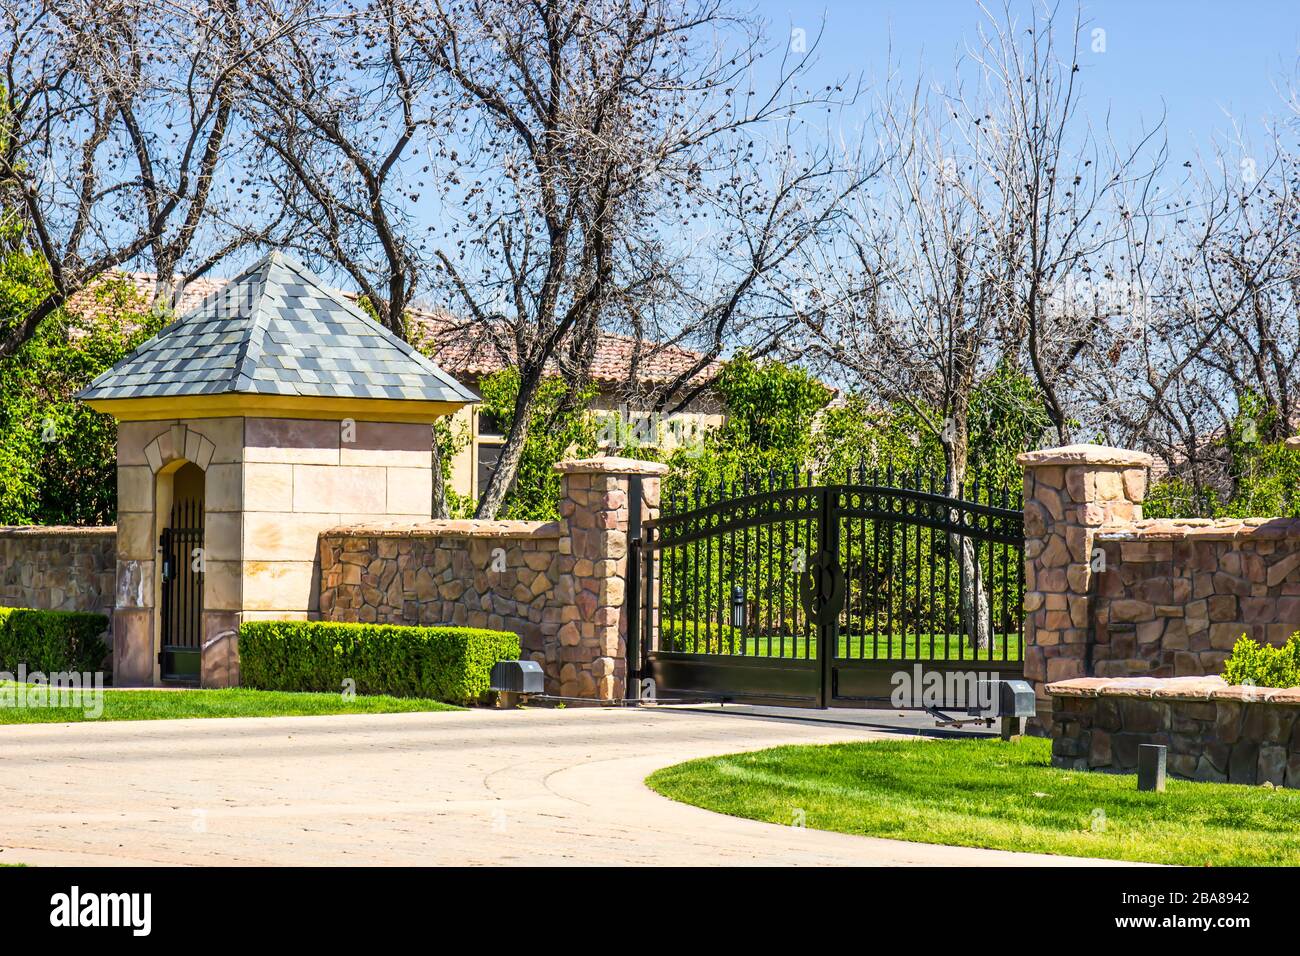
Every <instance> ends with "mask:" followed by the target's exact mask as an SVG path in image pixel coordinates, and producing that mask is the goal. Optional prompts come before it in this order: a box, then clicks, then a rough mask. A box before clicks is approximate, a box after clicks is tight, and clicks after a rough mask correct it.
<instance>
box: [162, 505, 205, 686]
mask: <svg viewBox="0 0 1300 956" xmlns="http://www.w3.org/2000/svg"><path fill="white" fill-rule="evenodd" d="M159 546H160V551H161V557H162V595H161V598H162V599H161V602H160V606H159V614H160V621H161V625H162V639H161V641H160V645H161V650H160V651H159V654H158V663H159V668H160V671H161V674H162V677H163V679H164V680H178V681H197V680H198V679H199V663H200V654H201V641H202V635H203V570H204V557H203V502H202V501H196V500H186V501H178V502H176V503H175V504H174V505H173V507H172V527H170V528H166V529H164V530H163V533H162V537H161V539H160V540H159Z"/></svg>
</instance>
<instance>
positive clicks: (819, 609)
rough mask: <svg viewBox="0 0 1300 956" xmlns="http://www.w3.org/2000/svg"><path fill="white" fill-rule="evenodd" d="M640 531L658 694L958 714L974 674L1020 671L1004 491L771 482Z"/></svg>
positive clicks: (888, 480) (1013, 506)
mask: <svg viewBox="0 0 1300 956" xmlns="http://www.w3.org/2000/svg"><path fill="white" fill-rule="evenodd" d="M634 488H635V485H634ZM631 531H632V535H633V537H634V538H635V539H637V548H636V550H635V552H634V553H635V556H636V560H635V561H634V565H636V566H638V567H634V568H633V569H632V572H633V579H634V580H635V586H634V587H633V588H632V592H633V593H632V594H631V595H630V596H629V597H630V603H631V605H632V607H634V608H636V609H637V610H636V613H634V614H633V615H632V616H631V620H630V623H631V627H630V629H629V635H628V645H629V646H628V654H629V660H632V661H634V662H635V663H634V672H633V675H632V676H633V679H634V680H636V681H637V682H638V684H637V685H636V686H638V687H640V686H641V685H643V684H644V682H645V679H646V678H650V679H652V680H653V685H647V686H646V687H643V688H642V689H643V690H650V691H651V692H652V693H654V694H655V696H657V697H658V698H660V699H666V698H667V699H717V700H727V701H738V702H746V703H760V704H790V705H794V706H805V707H843V706H848V707H957V706H964V705H965V704H966V703H967V702H971V703H973V702H975V698H974V696H973V694H974V692H975V682H976V681H978V680H983V679H994V678H1001V679H1009V678H1019V677H1021V676H1022V675H1023V664H1022V653H1021V651H1022V649H1021V606H1022V603H1023V595H1024V560H1023V550H1024V529H1023V515H1022V511H1021V510H1020V503H1019V500H1018V495H1017V496H1016V497H1015V498H1013V497H1012V495H1011V494H1010V492H1008V491H1006V490H999V491H997V492H990V491H988V490H987V489H980V488H979V487H978V485H975V486H970V487H967V488H964V489H962V490H961V494H960V497H952V496H948V495H945V494H944V493H943V483H942V482H941V481H939V480H937V479H936V478H935V477H934V476H923V475H921V474H919V473H913V474H910V475H906V476H903V475H895V474H894V473H893V472H892V470H889V471H885V472H884V473H874V472H873V473H870V474H869V473H868V472H867V471H866V469H865V468H859V469H856V470H855V472H854V473H853V474H851V475H848V476H844V480H842V481H840V482H837V483H827V484H816V485H815V484H813V478H812V476H811V475H800V474H788V475H775V474H773V475H768V476H765V477H764V479H763V480H762V481H757V480H755V479H753V478H745V479H741V480H740V481H738V482H734V483H724V484H721V485H719V486H716V487H713V488H708V489H706V488H703V487H698V488H695V489H693V491H692V493H691V494H690V495H689V496H684V495H678V496H677V497H675V498H674V499H672V500H665V501H664V502H663V508H662V513H661V516H660V517H659V518H658V519H656V520H654V521H648V522H646V523H645V524H644V526H643V527H641V528H639V529H638V528H637V523H636V522H634V523H633V528H632V529H631Z"/></svg>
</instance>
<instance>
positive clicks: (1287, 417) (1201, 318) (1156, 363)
mask: <svg viewBox="0 0 1300 956" xmlns="http://www.w3.org/2000/svg"><path fill="white" fill-rule="evenodd" d="M1202 174H1203V181H1202V182H1201V184H1200V187H1199V189H1197V190H1195V191H1189V192H1188V197H1187V198H1184V199H1182V200H1181V201H1178V200H1173V201H1170V202H1169V203H1167V204H1166V209H1167V211H1166V212H1165V213H1164V214H1163V215H1162V217H1161V218H1162V222H1161V227H1160V229H1159V230H1158V231H1157V232H1156V233H1155V234H1154V235H1152V236H1147V237H1145V238H1144V239H1143V240H1142V241H1136V240H1134V241H1131V242H1130V246H1131V247H1132V248H1133V249H1134V250H1135V252H1134V256H1135V257H1136V255H1137V254H1138V253H1137V251H1136V250H1137V249H1138V248H1139V246H1141V247H1144V248H1145V249H1146V250H1158V251H1157V252H1155V253H1154V254H1152V253H1147V255H1148V259H1149V260H1150V261H1148V262H1147V263H1146V264H1144V266H1143V268H1141V269H1140V270H1139V271H1140V274H1142V275H1143V276H1144V277H1146V278H1145V281H1146V283H1147V285H1146V289H1145V291H1144V296H1143V299H1144V302H1143V308H1142V310H1141V314H1140V315H1138V316H1136V317H1135V319H1136V320H1135V321H1134V322H1133V323H1131V324H1130V325H1128V326H1127V327H1124V328H1117V329H1116V330H1115V334H1114V336H1113V340H1112V342H1111V343H1110V345H1109V347H1108V348H1106V349H1104V350H1103V352H1102V353H1101V354H1098V355H1097V356H1095V357H1094V360H1093V363H1092V364H1091V368H1092V369H1094V370H1095V372H1094V374H1090V375H1086V376H1083V377H1082V381H1083V382H1085V383H1086V384H1087V387H1086V388H1084V389H1082V390H1081V391H1082V392H1083V393H1084V394H1085V395H1086V396H1088V397H1089V398H1090V400H1091V402H1092V404H1093V406H1094V408H1095V409H1096V412H1095V416H1096V420H1097V421H1098V424H1099V427H1102V428H1105V429H1107V430H1108V431H1109V432H1110V433H1112V434H1113V435H1114V436H1115V440H1116V441H1117V442H1119V443H1123V444H1135V445H1138V446H1140V447H1144V448H1148V449H1150V450H1151V451H1153V452H1155V453H1157V454H1159V455H1161V457H1163V458H1164V460H1165V463H1166V466H1167V467H1168V468H1169V470H1170V471H1171V472H1172V473H1174V474H1176V475H1177V476H1179V477H1181V478H1184V479H1185V480H1187V481H1188V482H1189V484H1190V485H1191V488H1192V491H1193V494H1194V495H1195V496H1196V497H1197V498H1198V499H1199V498H1200V497H1201V496H1203V495H1204V494H1205V493H1207V492H1208V491H1210V490H1214V491H1216V492H1218V493H1220V494H1231V493H1232V487H1231V485H1232V477H1231V476H1230V475H1229V474H1228V472H1227V470H1226V464H1227V463H1226V460H1225V455H1224V447H1223V441H1222V440H1223V438H1224V437H1225V435H1226V434H1227V433H1228V429H1229V428H1230V427H1231V425H1232V423H1233V422H1234V420H1235V419H1236V418H1237V417H1238V415H1239V414H1240V412H1241V408H1242V405H1241V403H1242V402H1243V401H1244V400H1245V399H1246V398H1247V396H1251V397H1252V400H1253V401H1254V402H1255V403H1257V405H1258V406H1259V412H1260V413H1259V414H1258V419H1259V421H1258V422H1256V423H1255V425H1256V426H1257V428H1252V432H1255V434H1253V436H1252V437H1253V438H1254V439H1255V440H1258V441H1260V442H1275V441H1280V440H1281V439H1282V438H1284V437H1286V436H1287V435H1288V434H1289V433H1290V429H1291V428H1293V427H1294V426H1295V424H1296V417H1297V402H1298V401H1300V394H1298V393H1297V386H1298V385H1300V379H1298V378H1297V374H1298V373H1297V372H1296V371H1295V366H1296V362H1297V359H1300V332H1298V331H1297V327H1296V322H1295V316H1296V313H1297V309H1298V308H1300V299H1298V298H1297V296H1298V295H1300V245H1298V242H1297V241H1298V240H1300V171H1298V170H1297V166H1296V161H1295V159H1294V157H1292V156H1290V155H1288V154H1287V153H1286V152H1285V151H1283V150H1282V149H1281V148H1280V147H1279V145H1278V142H1277V140H1276V139H1275V140H1274V141H1273V143H1272V144H1270V147H1269V149H1267V150H1266V151H1262V153H1255V152H1254V151H1252V150H1248V149H1246V148H1245V147H1244V146H1243V145H1242V144H1241V142H1240V140H1237V141H1236V142H1234V143H1232V144H1231V145H1225V146H1222V147H1220V149H1219V150H1218V152H1217V155H1216V156H1215V157H1214V158H1213V160H1212V161H1211V162H1210V163H1208V164H1205V166H1204V168H1203V170H1202Z"/></svg>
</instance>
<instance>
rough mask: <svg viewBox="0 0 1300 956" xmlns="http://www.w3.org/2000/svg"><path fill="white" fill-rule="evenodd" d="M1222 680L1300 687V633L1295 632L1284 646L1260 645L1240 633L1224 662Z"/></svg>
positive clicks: (1261, 685) (1270, 685)
mask: <svg viewBox="0 0 1300 956" xmlns="http://www.w3.org/2000/svg"><path fill="white" fill-rule="evenodd" d="M1223 679H1224V680H1226V681H1227V682H1228V683H1229V684H1247V683H1249V684H1254V685H1255V686H1256V687H1300V632H1297V633H1295V634H1292V635H1291V637H1290V638H1289V639H1288V640H1287V642H1286V644H1285V646H1283V647H1274V646H1273V645H1271V644H1259V643H1257V642H1255V641H1252V640H1251V639H1250V638H1249V637H1247V636H1246V635H1245V634H1243V635H1241V637H1240V638H1239V639H1238V641H1237V643H1236V644H1234V645H1233V647H1232V654H1231V655H1229V657H1228V659H1227V660H1226V661H1224V662H1223Z"/></svg>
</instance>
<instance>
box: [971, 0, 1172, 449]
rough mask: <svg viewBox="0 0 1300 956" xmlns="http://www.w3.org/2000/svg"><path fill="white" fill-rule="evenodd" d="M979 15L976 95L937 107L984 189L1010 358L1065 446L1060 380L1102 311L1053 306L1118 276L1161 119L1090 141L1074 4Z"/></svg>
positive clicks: (1157, 159)
mask: <svg viewBox="0 0 1300 956" xmlns="http://www.w3.org/2000/svg"><path fill="white" fill-rule="evenodd" d="M986 14H987V16H986V28H985V29H984V30H982V31H981V34H980V39H979V42H978V43H977V44H976V45H975V48H974V49H973V50H972V51H971V53H970V57H971V60H972V62H973V64H974V65H975V67H976V70H977V72H976V82H975V84H974V90H975V92H974V93H973V94H971V95H966V94H965V93H963V92H961V91H955V92H954V94H953V95H952V96H950V97H949V99H948V105H949V108H950V109H951V110H952V112H953V114H954V115H955V117H956V120H957V124H958V128H959V129H961V130H962V131H963V135H964V136H965V138H966V141H967V143H968V145H969V147H970V154H971V155H972V156H973V157H975V159H976V161H978V162H980V163H981V164H983V165H984V167H985V169H986V172H987V175H986V177H985V181H986V183H987V184H988V185H990V186H992V191H991V193H990V194H989V195H988V196H987V198H986V199H984V200H982V208H983V209H984V210H985V211H986V215H988V216H989V217H990V226H991V227H992V228H996V229H998V230H1000V231H1001V233H1002V235H1004V236H1005V241H1006V254H1007V257H1008V258H1007V261H1008V264H1009V266H1010V268H1009V270H1008V274H1007V279H1008V284H1009V289H1010V292H1011V304H1012V307H1013V312H1012V317H1013V319H1014V320H1015V321H1016V323H1018V326H1019V328H1018V330H1017V332H1018V334H1017V339H1018V341H1020V342H1021V343H1022V345H1021V355H1022V356H1023V359H1024V362H1025V364H1026V365H1027V366H1028V368H1029V369H1030V370H1031V372H1032V374H1033V376H1034V379H1035V380H1036V382H1037V384H1038V387H1039V390H1040V391H1041V393H1042V397H1043V400H1044V402H1045V403H1046V406H1047V412H1048V414H1049V416H1050V417H1051V419H1052V423H1053V425H1054V427H1055V430H1056V433H1057V434H1056V438H1057V441H1059V442H1060V443H1062V444H1065V443H1067V442H1068V441H1069V440H1070V431H1071V426H1070V419H1071V417H1072V415H1071V412H1072V409H1071V408H1069V407H1068V395H1069V392H1068V388H1069V384H1068V383H1069V380H1070V378H1071V376H1072V374H1073V372H1074V371H1075V370H1076V369H1077V367H1078V365H1079V363H1080V361H1081V358H1082V356H1083V355H1084V354H1085V352H1086V351H1087V350H1088V349H1089V348H1090V347H1092V346H1094V345H1095V343H1096V341H1097V339H1098V336H1099V335H1103V334H1104V333H1105V331H1106V323H1107V319H1108V317H1109V316H1108V315H1107V314H1106V313H1105V312H1100V313H1099V312H1098V311H1096V310H1080V309H1075V308H1057V307H1054V306H1053V300H1054V299H1057V300H1059V298H1060V297H1061V296H1062V295H1063V294H1064V295H1065V296H1066V297H1067V298H1069V297H1071V296H1072V293H1071V292H1070V289H1071V286H1072V285H1076V284H1084V285H1086V284H1088V283H1090V282H1095V281H1096V280H1098V279H1103V278H1104V279H1107V280H1108V281H1114V280H1115V279H1116V278H1120V279H1123V278H1125V277H1124V276H1122V275H1117V271H1118V270H1121V269H1124V268H1125V266H1123V265H1121V264H1119V262H1118V260H1117V256H1118V253H1119V250H1121V249H1122V248H1123V247H1124V241H1125V238H1126V233H1125V229H1124V227H1123V224H1124V223H1125V221H1126V220H1128V219H1130V218H1133V217H1140V216H1142V215H1143V214H1144V210H1143V209H1141V208H1133V207H1131V206H1129V205H1126V200H1127V201H1132V199H1133V197H1135V196H1136V197H1139V198H1146V197H1149V195H1150V193H1151V189H1152V184H1153V183H1154V182H1155V180H1156V179H1157V177H1158V175H1159V173H1160V171H1161V169H1162V168H1163V166H1164V160H1165V150H1164V146H1163V139H1162V129H1163V123H1161V124H1157V125H1156V126H1155V127H1154V128H1152V129H1151V130H1149V131H1147V132H1146V133H1144V134H1143V135H1142V136H1141V137H1139V139H1138V141H1137V143H1136V144H1135V145H1134V146H1132V147H1129V148H1117V147H1116V146H1114V145H1113V144H1112V143H1110V142H1108V141H1103V140H1102V139H1100V138H1099V137H1098V136H1096V135H1095V134H1094V132H1093V130H1092V128H1091V126H1090V125H1089V123H1088V122H1087V120H1086V118H1085V117H1083V116H1082V114H1080V112H1079V97H1080V83H1079V77H1080V71H1081V65H1080V62H1079V61H1080V52H1081V45H1082V36H1083V33H1084V29H1085V23H1084V20H1083V18H1082V12H1081V9H1078V8H1076V11H1075V13H1074V15H1073V16H1072V17H1071V18H1070V19H1069V20H1068V21H1066V20H1065V19H1064V18H1062V17H1060V16H1059V14H1058V11H1057V8H1056V7H1054V6H1050V5H1048V4H1046V3H1035V4H1034V6H1033V11H1032V14H1031V15H1030V16H1029V17H1028V18H1027V19H1026V20H1025V21H1023V22H1022V21H1021V20H1020V19H1019V18H1017V17H1016V16H1015V14H1014V13H1013V11H1012V7H1011V5H1010V4H1009V3H1005V4H1004V6H1003V7H1002V8H1001V9H1000V11H997V12H991V11H986ZM1130 265H1131V264H1130ZM1129 278H1131V277H1129ZM1093 301H1094V303H1096V302H1098V301H1099V300H1097V299H1096V298H1095V297H1094V298H1093Z"/></svg>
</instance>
